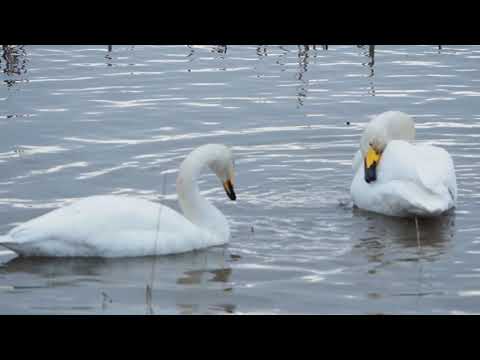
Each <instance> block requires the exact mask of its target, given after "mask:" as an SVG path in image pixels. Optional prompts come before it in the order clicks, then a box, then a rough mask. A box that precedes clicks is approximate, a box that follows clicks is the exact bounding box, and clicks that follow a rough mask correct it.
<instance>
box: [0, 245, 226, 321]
mask: <svg viewBox="0 0 480 360" xmlns="http://www.w3.org/2000/svg"><path fill="white" fill-rule="evenodd" d="M0 261H1V260H0ZM229 262H230V255H229V254H228V251H227V250H226V248H225V247H216V248H209V249H205V250H201V251H194V252H189V253H184V254H177V255H167V256H159V257H152V256H149V257H136V258H28V257H16V258H13V259H11V260H7V261H6V262H4V263H0V283H1V284H2V285H4V287H5V283H7V284H9V285H10V286H11V288H12V292H13V295H14V296H15V293H17V294H19V293H21V292H22V291H35V289H48V288H54V287H56V288H58V287H64V288H65V293H69V294H70V295H71V301H81V300H80V299H81V298H84V296H80V297H78V296H75V294H74V292H76V291H79V292H82V291H84V289H85V287H87V288H90V289H92V288H94V289H95V290H96V291H94V294H96V296H97V297H98V301H97V303H98V311H99V312H100V313H101V312H105V311H108V312H109V313H124V312H125V311H126V309H125V306H129V305H132V304H138V303H141V302H142V301H140V299H139V297H143V299H144V302H145V307H146V309H147V310H146V313H148V314H156V313H164V312H168V313H171V310H172V309H171V308H172V306H174V307H175V308H176V311H177V312H178V313H181V314H191V313H233V312H234V311H235V305H233V304H231V303H230V302H229V297H231V294H232V284H231V283H230V277H231V274H232V269H231V267H230V264H229ZM152 269H154V271H155V276H154V277H153V278H154V282H153V283H150V281H151V279H152V276H151V275H152ZM24 274H28V277H25V276H23V275H24ZM26 281H27V282H28V284H27V283H25V282H26ZM149 286H150V289H151V294H150V299H149V298H148V296H147V294H146V288H147V287H149ZM219 293H221V296H219ZM128 298H130V299H128ZM134 298H135V300H133V299H134ZM75 299H78V300H75ZM137 299H138V301H137ZM59 301H60V300H59ZM172 302H173V304H172ZM167 307H168V310H167V309H166V308H167ZM54 308H55V304H53V305H52V304H51V309H54ZM59 308H61V309H65V300H62V303H61V304H60V303H59ZM75 308H78V304H72V306H71V307H70V309H75ZM162 308H164V309H165V310H163V309H162ZM132 311H133V312H135V313H138V312H141V310H140V309H138V306H136V307H135V309H134V310H132ZM144 312H145V311H144Z"/></svg>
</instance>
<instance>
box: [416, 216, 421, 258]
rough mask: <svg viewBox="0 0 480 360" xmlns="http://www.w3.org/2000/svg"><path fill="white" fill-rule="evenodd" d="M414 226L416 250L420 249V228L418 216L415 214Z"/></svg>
mask: <svg viewBox="0 0 480 360" xmlns="http://www.w3.org/2000/svg"><path fill="white" fill-rule="evenodd" d="M415 228H416V230H417V245H418V250H422V246H421V244H420V228H419V226H418V217H417V216H415Z"/></svg>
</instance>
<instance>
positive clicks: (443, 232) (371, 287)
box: [0, 45, 480, 314]
mask: <svg viewBox="0 0 480 360" xmlns="http://www.w3.org/2000/svg"><path fill="white" fill-rule="evenodd" d="M372 50H373V51H372ZM0 68H1V70H2V71H1V75H0V80H1V83H0V234H3V233H5V232H7V231H8V230H10V229H11V228H12V227H13V226H15V225H17V224H19V223H22V222H24V221H27V220H29V219H31V218H33V217H36V216H39V215H41V214H44V213H46V212H48V211H50V210H52V209H55V208H57V207H60V206H62V205H64V204H67V203H70V202H71V201H73V200H75V199H77V198H82V197H86V196H90V195H98V194H126V195H129V196H137V197H141V198H145V199H149V200H153V201H161V202H163V203H164V204H166V205H168V206H170V207H172V208H174V209H175V210H179V206H178V204H177V202H176V193H175V177H176V175H177V168H178V166H179V164H180V162H181V161H182V160H183V159H184V157H185V156H186V155H187V154H188V153H189V152H190V151H191V150H192V149H193V148H195V147H197V146H199V145H201V144H204V143H212V142H213V143H224V144H227V145H229V146H231V147H232V149H233V151H234V154H235V158H236V160H235V162H236V170H237V174H236V192H237V201H236V202H232V201H230V200H228V198H227V197H226V196H225V194H224V191H223V189H222V188H221V186H219V183H218V181H217V180H216V179H215V178H214V176H213V175H211V174H209V173H205V174H204V175H203V176H202V178H201V184H200V187H201V189H202V192H203V193H204V194H205V195H206V196H207V198H208V199H210V200H211V201H212V202H213V203H214V204H215V206H217V207H218V208H219V209H220V210H221V211H222V212H223V213H224V214H225V215H226V216H227V217H228V219H229V221H230V224H231V231H232V239H231V242H230V244H228V245H227V246H225V247H219V248H211V249H207V250H203V251H198V252H195V253H187V254H182V255H174V256H165V257H158V258H156V259H155V258H151V257H150V258H134V259H34V258H17V257H16V256H15V254H13V253H12V252H10V251H8V250H7V249H0V313H2V314H12V313H13V314H145V313H147V314H257V313H259V314H265V313H266V314H298V313H307V314H464V313H479V312H480V224H479V217H478V214H479V209H480V203H479V198H480V195H479V194H480V144H479V140H480V132H479V128H480V102H479V96H480V46H443V47H442V48H441V49H439V48H438V47H437V46H376V47H375V48H374V49H371V48H369V46H352V45H349V46H333V45H332V46H328V48H326V47H324V46H320V45H317V46H304V45H301V46H297V45H293V46H226V47H225V46H119V45H113V46H112V48H111V49H109V48H108V46H107V45H105V46H101V45H95V46H23V47H16V48H6V49H4V50H3V57H1V58H0ZM386 110H400V111H404V112H407V113H409V114H410V115H412V116H413V117H414V118H415V121H416V126H417V137H418V140H419V141H420V142H422V143H429V144H435V145H439V146H442V147H443V148H445V149H446V150H447V151H449V152H450V154H451V155H452V157H453V160H454V162H455V168H456V173H457V182H458V189H459V196H458V206H457V209H456V210H455V211H454V213H452V214H450V215H447V216H442V217H440V218H438V219H434V220H422V219H421V220H420V221H419V230H420V238H421V247H420V248H419V247H418V245H417V238H416V227H415V222H414V221H413V220H411V219H398V218H388V217H384V216H379V215H374V214H371V213H367V212H363V211H360V210H358V209H354V208H353V206H352V203H351V200H350V194H349V188H350V183H351V181H352V176H353V174H352V169H351V164H352V158H353V155H354V152H355V151H356V150H357V147H358V142H359V137H360V133H361V130H362V126H363V125H364V124H365V123H366V122H368V121H369V119H370V118H371V117H372V116H373V115H375V114H379V113H381V112H383V111H386ZM164 184H165V186H164ZM162 189H164V190H162Z"/></svg>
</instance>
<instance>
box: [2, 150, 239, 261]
mask: <svg viewBox="0 0 480 360" xmlns="http://www.w3.org/2000/svg"><path fill="white" fill-rule="evenodd" d="M205 166H208V167H209V168H210V169H211V170H212V171H213V172H214V173H215V174H216V175H217V176H218V178H219V179H220V180H221V181H222V183H223V186H224V189H225V191H226V193H227V195H228V197H229V198H230V199H231V200H235V199H236V195H235V192H234V189H233V182H234V165H233V160H232V154H231V151H230V149H229V148H228V147H226V146H224V145H215V144H208V145H203V146H200V147H198V148H197V149H195V150H193V151H192V152H191V153H190V154H189V155H188V156H187V158H186V159H185V160H184V161H183V163H182V164H181V166H180V171H179V174H178V177H177V184H176V186H177V194H178V200H179V203H180V207H181V209H182V211H183V214H184V216H182V215H180V214H179V213H177V212H176V211H174V210H172V209H170V208H168V207H166V206H163V205H161V204H157V203H154V202H150V201H147V200H143V199H136V198H131V197H126V196H113V195H106V196H92V197H88V198H85V199H81V200H79V201H76V202H74V203H73V204H71V205H68V206H66V207H63V208H60V209H57V210H54V211H52V212H49V213H47V214H45V215H42V216H40V217H38V218H35V219H33V220H30V221H28V222H26V223H24V224H22V225H20V226H18V227H15V228H14V229H12V230H11V231H10V232H9V233H8V234H7V235H6V236H0V245H3V246H5V247H7V248H9V249H11V250H13V251H15V252H16V253H18V254H19V255H21V256H61V257H67V256H99V257H131V256H146V255H165V254H173V253H182V252H187V251H191V250H195V249H200V248H205V247H209V246H216V245H221V244H224V243H226V242H228V240H229V238H230V228H229V225H228V222H227V219H226V218H225V217H224V215H223V214H222V213H221V212H220V211H219V210H218V209H217V208H215V207H214V206H213V205H212V204H210V203H209V202H208V201H207V200H206V199H205V198H204V197H203V196H202V195H201V194H200V192H199V189H198V186H197V183H196V180H197V177H198V176H199V175H200V171H201V170H202V168H204V167H205Z"/></svg>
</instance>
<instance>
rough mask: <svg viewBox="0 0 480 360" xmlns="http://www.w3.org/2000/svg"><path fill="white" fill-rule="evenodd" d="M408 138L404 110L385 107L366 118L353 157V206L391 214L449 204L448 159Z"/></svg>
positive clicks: (411, 131) (452, 197) (451, 171)
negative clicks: (358, 148) (392, 109)
mask: <svg viewBox="0 0 480 360" xmlns="http://www.w3.org/2000/svg"><path fill="white" fill-rule="evenodd" d="M414 141H415V123H414V121H413V119H412V118H411V117H410V116H408V115H407V114H405V113H402V112H398V111H387V112H385V113H382V114H380V115H378V116H377V117H375V118H374V119H372V120H371V121H370V123H369V124H368V125H367V127H366V128H365V130H364V132H363V134H362V138H361V141H360V150H358V151H357V153H356V154H355V157H354V160H353V170H354V173H355V175H354V178H353V181H352V185H351V188H350V193H351V195H352V199H353V202H354V204H355V205H356V206H358V207H359V208H362V209H365V210H369V211H373V212H376V213H380V214H384V215H391V216H436V215H439V214H441V213H444V212H445V211H447V210H449V209H451V208H452V207H454V206H455V204H456V200H457V181H456V177H455V168H454V165H453V160H452V158H451V157H450V155H449V154H448V153H447V152H446V151H445V150H443V149H441V148H439V147H436V146H429V145H417V144H414Z"/></svg>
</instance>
